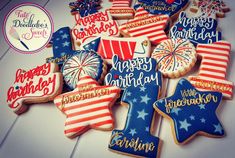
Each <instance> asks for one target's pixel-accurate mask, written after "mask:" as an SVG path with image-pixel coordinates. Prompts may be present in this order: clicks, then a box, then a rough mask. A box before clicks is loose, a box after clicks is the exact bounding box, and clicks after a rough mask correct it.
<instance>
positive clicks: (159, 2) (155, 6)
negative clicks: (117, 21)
mask: <svg viewBox="0 0 235 158" xmlns="http://www.w3.org/2000/svg"><path fill="white" fill-rule="evenodd" d="M188 3H189V0H138V2H137V4H136V5H135V6H134V8H136V7H142V8H143V9H145V10H146V11H148V12H149V13H150V14H166V15H169V16H170V17H173V16H174V15H176V14H177V13H178V12H179V11H181V10H182V9H184V8H185V7H186V6H187V5H188Z"/></svg>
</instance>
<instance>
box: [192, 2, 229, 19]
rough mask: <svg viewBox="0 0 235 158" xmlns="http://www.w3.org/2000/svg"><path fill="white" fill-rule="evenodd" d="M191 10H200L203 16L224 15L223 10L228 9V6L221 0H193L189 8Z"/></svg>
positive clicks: (221, 16)
mask: <svg viewBox="0 0 235 158" xmlns="http://www.w3.org/2000/svg"><path fill="white" fill-rule="evenodd" d="M190 10H191V11H192V12H198V11H200V12H202V14H203V16H205V17H215V16H217V17H220V18H223V17H224V16H225V12H227V11H229V10H230V9H229V7H228V6H227V5H226V4H225V3H224V2H223V0H194V1H193V4H192V6H191V8H190Z"/></svg>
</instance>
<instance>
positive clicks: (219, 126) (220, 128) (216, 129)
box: [214, 124, 223, 134]
mask: <svg viewBox="0 0 235 158" xmlns="http://www.w3.org/2000/svg"><path fill="white" fill-rule="evenodd" d="M214 127H215V131H214V132H215V133H216V132H219V133H220V134H221V133H222V131H223V128H222V126H221V125H220V124H218V125H214Z"/></svg>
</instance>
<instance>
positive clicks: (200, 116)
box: [153, 79, 224, 144]
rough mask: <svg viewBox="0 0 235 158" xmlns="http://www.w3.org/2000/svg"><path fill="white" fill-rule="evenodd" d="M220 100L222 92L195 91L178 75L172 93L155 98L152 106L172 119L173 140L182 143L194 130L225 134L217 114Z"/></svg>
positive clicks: (205, 133) (213, 135) (203, 132)
mask: <svg viewBox="0 0 235 158" xmlns="http://www.w3.org/2000/svg"><path fill="white" fill-rule="evenodd" d="M221 100H222V93H220V92H211V91H198V90H197V89H196V88H195V87H193V86H192V84H191V83H190V82H189V81H188V80H186V79H181V80H180V81H179V82H178V84H177V87H176V89H175V92H174V94H173V95H172V96H170V97H167V98H164V99H160V100H158V101H156V102H155V103H154V105H153V107H154V108H155V110H156V111H157V112H158V113H159V114H160V115H163V116H165V117H166V118H168V119H170V120H171V124H172V125H173V127H172V128H174V137H175V142H176V143H177V144H185V143H187V142H188V141H189V140H190V139H191V138H192V137H193V136H195V135H197V134H201V135H206V136H209V137H222V136H223V135H224V130H223V127H222V125H221V123H220V121H219V120H218V118H217V116H216V109H217V107H218V106H219V104H220V102H221Z"/></svg>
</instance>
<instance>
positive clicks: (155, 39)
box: [119, 7, 169, 45]
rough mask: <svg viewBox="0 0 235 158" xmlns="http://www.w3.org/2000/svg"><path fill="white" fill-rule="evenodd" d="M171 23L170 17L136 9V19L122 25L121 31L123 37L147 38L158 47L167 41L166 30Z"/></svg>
mask: <svg viewBox="0 0 235 158" xmlns="http://www.w3.org/2000/svg"><path fill="white" fill-rule="evenodd" d="M168 23H169V16H168V15H153V14H150V13H148V12H147V11H143V8H141V7H139V8H137V9H136V13H135V17H134V19H130V20H129V21H128V22H126V23H124V24H122V25H121V26H120V27H119V29H120V32H121V34H122V35H123V36H126V37H140V36H147V37H148V38H149V40H150V41H151V43H152V44H154V45H156V44H158V43H160V42H161V41H163V40H165V39H167V35H166V33H165V31H164V30H165V28H166V27H167V25H168Z"/></svg>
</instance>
